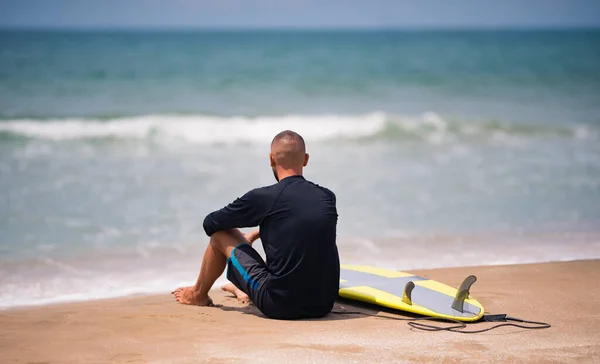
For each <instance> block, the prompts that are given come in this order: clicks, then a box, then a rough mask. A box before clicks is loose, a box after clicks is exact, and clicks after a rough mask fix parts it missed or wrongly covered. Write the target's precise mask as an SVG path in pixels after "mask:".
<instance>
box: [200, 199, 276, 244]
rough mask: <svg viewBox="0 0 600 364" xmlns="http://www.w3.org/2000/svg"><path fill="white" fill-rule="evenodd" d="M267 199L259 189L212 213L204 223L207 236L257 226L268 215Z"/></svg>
mask: <svg viewBox="0 0 600 364" xmlns="http://www.w3.org/2000/svg"><path fill="white" fill-rule="evenodd" d="M265 197H266V196H261V193H260V190H259V189H256V190H252V191H250V192H248V193H246V194H245V195H243V196H242V197H240V198H237V199H236V200H235V201H233V202H232V203H230V204H229V205H227V206H225V207H223V208H222V209H220V210H217V211H214V212H211V213H210V214H208V215H207V216H206V218H205V219H204V223H203V227H204V231H205V232H206V235H208V236H211V235H212V234H214V233H215V232H217V231H224V230H231V229H233V228H244V227H252V226H257V225H258V224H260V222H261V221H262V219H263V218H264V216H265V214H266V213H267V209H268V206H267V204H268V201H267V198H265ZM257 235H258V234H257ZM254 240H256V238H255V239H254Z"/></svg>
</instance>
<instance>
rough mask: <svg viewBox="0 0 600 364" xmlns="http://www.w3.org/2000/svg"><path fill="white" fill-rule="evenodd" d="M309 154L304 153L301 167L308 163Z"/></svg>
mask: <svg viewBox="0 0 600 364" xmlns="http://www.w3.org/2000/svg"><path fill="white" fill-rule="evenodd" d="M309 157H310V156H309V155H308V153H306V154H304V164H303V165H302V166H303V167H306V165H307V164H308V158H309Z"/></svg>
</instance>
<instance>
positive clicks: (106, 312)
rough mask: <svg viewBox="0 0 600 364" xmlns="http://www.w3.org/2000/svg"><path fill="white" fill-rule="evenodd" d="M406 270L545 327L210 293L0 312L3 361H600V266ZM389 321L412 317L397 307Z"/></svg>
mask: <svg viewBox="0 0 600 364" xmlns="http://www.w3.org/2000/svg"><path fill="white" fill-rule="evenodd" d="M410 272H412V273H415V274H419V275H422V276H425V277H428V278H431V279H435V280H438V281H440V282H442V283H445V284H448V285H451V286H457V285H458V284H460V281H461V280H462V279H463V278H464V277H465V276H466V275H469V274H475V275H476V276H477V278H478V281H477V283H475V285H474V286H473V288H472V290H471V292H472V295H473V297H475V298H476V299H478V300H479V301H480V302H481V303H482V305H483V307H484V308H485V311H486V313H492V314H499V313H506V314H508V315H509V316H513V317H518V318H522V319H526V320H533V321H546V322H549V323H550V324H551V325H552V327H551V328H549V329H543V330H522V329H518V328H514V327H502V328H498V329H495V330H493V331H490V332H486V333H481V334H460V333H452V332H424V331H418V330H415V329H411V328H410V327H409V326H408V325H407V324H406V322H405V321H395V320H384V319H381V318H377V317H368V316H363V315H353V314H339V313H331V314H330V315H328V316H327V317H325V318H323V319H319V320H300V321H278V320H271V319H267V318H265V317H264V316H262V315H261V314H260V313H259V312H258V310H257V309H256V308H255V307H254V306H252V305H245V304H242V303H239V302H237V300H235V299H234V298H233V297H230V296H229V295H227V294H226V293H224V292H222V291H220V290H218V289H217V290H213V291H211V296H212V298H213V300H214V301H215V303H216V304H218V305H221V307H196V306H184V305H180V304H178V303H177V302H175V300H174V298H173V297H172V295H170V294H158V295H137V296H128V297H121V298H113V299H103V300H94V301H86V302H74V303H64V304H54V305H48V306H42V307H37V306H36V307H20V308H13V309H8V310H4V311H0V362H3V363H29V362H46V363H55V362H79V363H96V362H106V363H122V362H132V363H149V362H152V363H197V362H215V361H216V362H239V361H253V362H269V361H271V362H272V361H277V362H282V361H284V362H307V361H309V362H310V361H327V362H348V361H359V362H362V361H367V360H368V361H373V360H376V361H386V362H389V361H394V362H415V361H421V362H422V361H446V360H448V361H467V362H481V361H500V360H502V361H511V362H514V361H519V362H539V361H567V362H570V361H581V362H593V361H594V359H595V358H597V357H598V356H600V343H598V341H597V338H598V337H599V336H600V325H599V324H600V313H599V312H597V307H599V304H600V288H598V286H597V285H596V281H597V279H598V278H600V260H579V261H570V262H549V263H534V264H521V265H497V266H478V267H462V268H441V269H423V270H410ZM334 311H336V312H339V311H359V312H363V313H367V314H378V313H380V312H382V311H379V310H378V308H377V307H376V306H368V305H362V304H359V303H357V304H354V303H352V302H351V301H347V300H340V301H338V302H337V303H336V306H335V308H334ZM386 312H389V311H387V310H386ZM385 315H388V316H390V315H391V316H395V317H404V318H407V317H410V316H408V315H403V314H402V313H401V312H399V311H395V313H394V314H390V313H385ZM433 324H436V323H435V322H434V323H433ZM493 325H495V323H476V324H470V325H469V326H468V327H467V329H471V330H472V329H475V328H476V329H480V328H485V327H489V326H493Z"/></svg>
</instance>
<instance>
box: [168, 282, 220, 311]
mask: <svg viewBox="0 0 600 364" xmlns="http://www.w3.org/2000/svg"><path fill="white" fill-rule="evenodd" d="M172 293H173V294H174V295H175V299H176V300H177V302H179V303H181V304H184V305H196V306H214V305H213V301H212V300H211V299H210V297H208V295H207V296H205V297H200V296H199V295H198V292H196V291H194V287H179V288H177V289H176V290H174V291H173V292H172Z"/></svg>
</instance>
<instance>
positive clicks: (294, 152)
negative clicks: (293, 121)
mask: <svg viewBox="0 0 600 364" xmlns="http://www.w3.org/2000/svg"><path fill="white" fill-rule="evenodd" d="M271 154H273V158H275V163H277V165H278V166H281V167H282V168H285V169H290V168H298V167H302V164H303V163H304V154H306V145H305V144H304V139H303V138H302V137H301V136H300V134H298V133H296V132H293V131H291V130H284V131H282V132H281V133H279V134H277V135H275V138H273V141H272V142H271Z"/></svg>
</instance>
